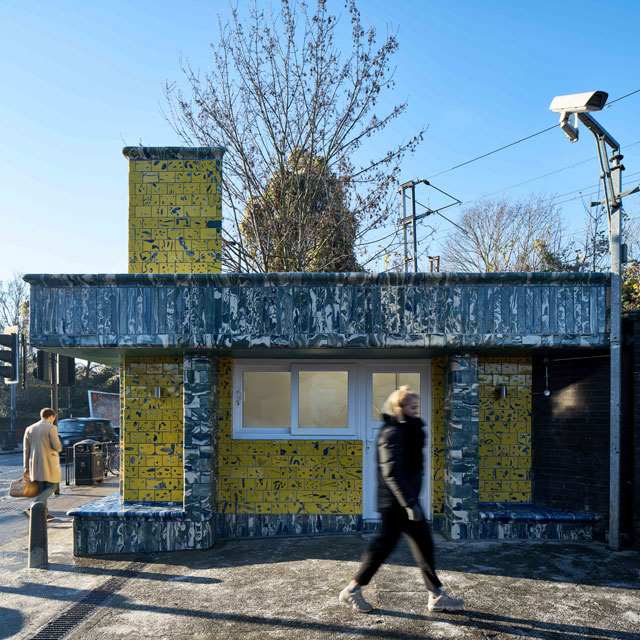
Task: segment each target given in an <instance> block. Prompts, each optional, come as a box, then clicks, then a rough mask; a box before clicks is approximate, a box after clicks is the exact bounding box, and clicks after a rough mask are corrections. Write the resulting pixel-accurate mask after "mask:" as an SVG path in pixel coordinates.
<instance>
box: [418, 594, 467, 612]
mask: <svg viewBox="0 0 640 640" xmlns="http://www.w3.org/2000/svg"><path fill="white" fill-rule="evenodd" d="M427 608H428V609H429V611H460V610H461V609H464V600H461V599H460V598H452V597H451V596H448V595H447V594H446V593H445V592H444V591H440V593H439V594H438V595H437V596H436V595H434V594H433V593H429V604H428V606H427Z"/></svg>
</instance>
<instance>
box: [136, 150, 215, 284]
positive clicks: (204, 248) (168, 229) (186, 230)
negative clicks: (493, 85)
mask: <svg viewBox="0 0 640 640" xmlns="http://www.w3.org/2000/svg"><path fill="white" fill-rule="evenodd" d="M221 220H222V195H221V160H214V159H207V160H204V159H203V160H133V159H132V160H129V273H220V270H221V261H220V242H221V236H220V234H221Z"/></svg>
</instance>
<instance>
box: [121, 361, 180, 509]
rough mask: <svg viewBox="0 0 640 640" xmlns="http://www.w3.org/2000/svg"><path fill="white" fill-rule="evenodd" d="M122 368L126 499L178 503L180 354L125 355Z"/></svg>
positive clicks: (124, 488) (124, 486)
mask: <svg viewBox="0 0 640 640" xmlns="http://www.w3.org/2000/svg"><path fill="white" fill-rule="evenodd" d="M123 372H124V375H123V377H122V378H121V380H122V392H121V393H122V395H123V397H124V408H123V414H124V415H123V418H124V420H123V422H122V439H123V445H124V449H123V456H122V474H121V477H122V478H123V483H124V484H123V495H124V499H125V500H126V501H128V502H182V500H183V486H184V483H183V464H182V450H183V398H182V395H183V394H182V390H183V377H182V359H181V358H167V357H163V358H154V357H146V358H142V357H140V358H135V359H133V358H127V359H126V360H125V363H124V366H123Z"/></svg>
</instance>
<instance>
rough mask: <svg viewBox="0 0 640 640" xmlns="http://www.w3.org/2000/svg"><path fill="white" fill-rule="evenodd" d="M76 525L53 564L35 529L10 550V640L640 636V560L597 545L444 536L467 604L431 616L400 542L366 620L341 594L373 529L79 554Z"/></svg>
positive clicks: (444, 569) (52, 537)
mask: <svg viewBox="0 0 640 640" xmlns="http://www.w3.org/2000/svg"><path fill="white" fill-rule="evenodd" d="M115 483H116V480H115V479H112V480H109V482H108V483H107V485H106V486H105V485H100V486H96V487H86V488H82V487H78V488H76V489H75V491H74V490H73V489H71V488H64V487H63V494H62V496H61V497H59V498H56V499H54V500H52V503H51V506H52V508H53V511H54V513H57V514H60V513H61V511H60V509H59V506H60V505H61V504H62V502H63V501H64V502H65V504H66V505H68V508H72V507H73V506H76V505H77V504H81V503H82V502H86V501H87V500H91V499H93V498H94V497H98V496H99V495H104V494H105V493H108V492H110V491H112V490H113V489H114V488H115V486H116V484H115ZM56 501H59V502H58V504H57V506H56ZM25 520H26V518H25ZM71 531H72V530H71V521H70V519H69V518H66V517H64V516H62V517H59V518H57V519H56V520H54V521H52V523H51V524H50V525H49V561H50V565H49V568H48V569H32V570H29V569H27V568H26V566H27V547H28V540H27V538H26V537H25V536H24V535H17V537H15V538H14V539H13V540H12V541H11V542H9V543H7V544H4V545H0V638H20V639H27V638H33V637H34V636H35V635H36V634H38V633H40V632H43V631H49V630H51V629H52V628H53V623H55V624H57V625H59V626H58V627H57V630H56V632H55V633H54V635H51V636H46V637H56V638H63V637H68V638H71V639H74V640H80V639H82V640H84V639H86V638H90V639H93V638H95V639H102V638H104V639H107V638H109V639H110V640H111V639H115V638H127V639H136V638H154V639H156V640H157V639H161V638H171V639H174V638H176V639H182V638H184V639H185V640H186V639H189V640H196V639H200V638H214V639H217V638H220V639H224V640H265V639H271V638H295V639H298V638H301V639H306V638H311V639H314V640H315V639H318V640H320V639H327V638H336V639H343V638H344V639H346V638H371V639H381V640H384V639H394V640H413V639H417V638H461V639H472V640H475V639H478V640H480V639H489V638H490V639H492V640H506V639H512V638H534V639H549V640H612V639H619V640H632V639H640V553H638V552H633V551H624V552H620V553H613V552H611V551H608V550H607V549H606V548H605V547H604V546H603V545H601V544H597V543H587V542H573V543H559V542H515V543H514V542H466V543H464V542H463V543H454V542H447V541H444V540H442V539H438V540H437V563H438V567H439V574H440V577H441V579H442V580H443V582H444V583H445V586H446V588H447V589H448V590H449V591H450V592H451V593H452V594H454V595H456V596H460V597H463V598H464V599H465V601H466V605H467V607H466V611H465V612H463V613H459V614H430V613H429V612H428V611H427V608H426V601H427V597H426V592H425V590H424V586H423V585H422V584H421V581H420V577H419V574H418V570H417V569H416V568H415V567H414V566H413V562H412V560H411V557H410V554H409V552H408V550H407V548H406V547H405V546H404V545H402V546H401V547H399V548H398V549H397V551H396V552H395V553H394V554H393V556H392V557H391V558H390V560H389V562H388V564H386V565H384V566H383V568H382V569H381V570H380V571H379V572H378V574H377V575H376V577H375V579H374V581H373V582H372V584H371V585H369V586H368V587H367V588H366V590H365V592H364V593H365V596H366V597H367V598H368V599H369V600H370V601H371V602H372V604H374V605H375V606H376V607H377V609H376V610H375V611H374V612H373V613H371V614H367V615H363V614H358V613H356V612H354V611H353V610H351V609H349V608H347V607H344V606H342V605H340V604H339V603H338V599H337V595H338V593H339V591H340V590H341V589H342V587H343V586H344V584H345V583H346V582H347V581H348V580H349V579H350V578H351V576H352V575H353V573H354V571H355V569H356V567H357V565H358V560H359V558H360V555H361V553H362V550H363V549H364V547H365V545H366V544H367V542H368V540H369V539H370V534H367V535H350V536H332V537H322V538H302V539H282V538H281V539H266V540H258V539H254V540H241V541H227V542H222V543H219V544H218V545H216V546H215V547H214V548H213V549H210V550H208V551H199V552H188V553H165V554H149V555H143V556H126V555H125V556H109V557H102V558H92V559H76V560H74V558H73V556H72V537H71ZM78 603H84V604H85V605H86V606H83V607H81V605H79V604H78ZM73 616H76V618H75V619H72V618H73ZM66 623H68V624H67V626H66V627H65V626H64V625H65V624H66ZM74 624H75V626H74ZM60 625H61V626H60ZM56 634H57V635H56ZM39 637H41V638H42V637H45V635H44V634H43V635H40V636H39Z"/></svg>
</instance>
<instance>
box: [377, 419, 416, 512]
mask: <svg viewBox="0 0 640 640" xmlns="http://www.w3.org/2000/svg"><path fill="white" fill-rule="evenodd" d="M383 417H384V426H383V427H382V429H380V434H379V435H378V511H381V510H383V509H389V508H390V507H393V506H396V505H398V504H400V506H402V507H408V506H411V505H413V504H415V503H416V502H418V496H419V495H420V486H421V485H422V470H423V469H422V468H423V455H422V448H423V447H424V440H425V435H424V430H423V427H424V422H423V421H422V420H421V419H420V418H407V417H405V422H398V420H397V418H395V417H394V416H388V415H386V414H385V415H384V416H383Z"/></svg>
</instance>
